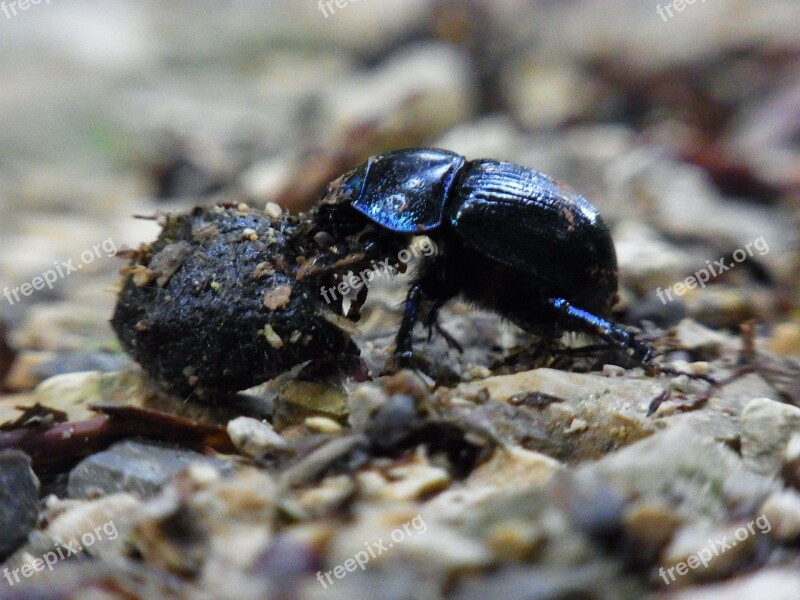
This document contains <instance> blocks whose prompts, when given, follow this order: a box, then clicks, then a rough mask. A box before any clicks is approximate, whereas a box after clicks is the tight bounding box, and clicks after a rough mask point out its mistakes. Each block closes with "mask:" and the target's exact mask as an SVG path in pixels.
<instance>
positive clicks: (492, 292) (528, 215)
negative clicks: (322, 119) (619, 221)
mask: <svg viewBox="0 0 800 600" xmlns="http://www.w3.org/2000/svg"><path fill="white" fill-rule="evenodd" d="M316 220H317V225H318V227H319V228H320V229H322V230H326V231H329V232H330V233H331V234H332V235H333V236H334V237H336V236H350V235H354V234H358V235H366V236H368V237H369V240H370V242H369V244H368V246H369V248H370V249H371V250H372V251H373V252H377V253H378V254H383V255H387V256H388V255H389V252H391V251H395V248H396V247H397V244H398V243H400V242H398V240H403V243H406V244H407V243H408V242H409V241H410V238H411V237H412V236H413V235H416V234H425V235H428V236H429V237H431V238H432V239H433V241H434V242H435V243H436V245H437V247H438V248H439V249H440V252H439V253H438V254H437V255H435V256H431V257H429V258H426V259H425V260H424V261H423V264H422V266H421V269H420V271H419V273H418V274H417V275H416V276H415V278H414V280H413V281H412V283H411V285H410V287H409V290H408V295H407V298H406V306H405V311H404V316H403V321H402V323H401V326H400V329H399V331H398V334H397V340H396V355H395V356H396V358H398V359H401V360H406V359H408V358H410V357H411V345H412V344H411V332H412V329H413V327H414V324H415V323H416V322H417V321H418V320H419V319H420V317H423V318H424V320H425V322H426V323H427V325H428V327H429V328H432V327H436V328H437V329H438V330H439V331H440V332H441V333H443V334H444V335H447V334H445V333H444V331H442V330H441V328H440V327H439V326H438V322H437V312H438V311H439V309H440V308H441V307H442V305H444V304H445V303H446V302H447V301H448V300H450V299H452V298H454V297H456V296H460V297H462V298H464V299H466V300H468V301H471V302H473V303H475V304H477V305H479V306H482V307H484V308H488V309H491V310H494V311H496V312H497V313H499V314H500V315H502V316H504V317H506V318H508V319H510V320H511V321H513V322H515V323H516V324H518V325H519V326H521V327H522V328H524V329H526V330H529V331H534V332H537V333H540V334H545V335H549V336H553V335H556V334H557V333H559V332H560V331H562V330H567V331H582V332H586V333H590V334H594V335H597V336H599V337H601V338H603V339H605V340H606V341H608V342H610V343H611V344H613V345H615V346H617V347H620V348H624V349H626V350H627V349H630V350H631V351H632V353H633V355H634V357H635V358H636V359H638V360H640V361H646V360H648V359H649V356H650V349H649V348H648V347H647V346H646V345H644V344H642V343H641V342H638V341H636V340H634V338H633V336H632V335H631V334H630V333H629V332H627V331H625V330H624V329H622V328H621V327H620V326H618V325H616V324H614V323H613V322H611V321H609V320H608V317H609V315H610V313H611V307H612V306H613V304H614V303H615V302H616V300H617V260H616V253H615V251H614V244H613V241H612V239H611V235H610V233H609V231H608V228H607V227H606V225H605V223H604V222H603V220H602V218H601V217H600V215H599V214H598V211H597V209H596V208H595V206H594V205H592V204H591V203H590V202H589V201H588V200H586V199H585V198H584V197H582V196H580V195H579V194H577V193H575V192H574V191H572V190H571V189H569V188H568V187H566V186H564V185H562V184H561V183H559V182H557V181H554V180H553V179H551V178H550V177H548V176H547V175H544V174H542V173H539V172H538V171H535V170H533V169H529V168H526V167H522V166H520V165H516V164H513V163H509V162H503V161H497V160H489V159H481V160H472V161H467V160H466V159H465V158H464V157H463V156H460V155H458V154H456V153H453V152H450V151H447V150H440V149H430V148H412V149H406V150H396V151H393V152H388V153H386V154H381V155H379V156H374V157H372V158H370V159H368V160H367V161H366V162H365V163H363V164H362V165H360V166H359V167H357V168H356V169H355V170H353V171H351V172H350V173H347V174H345V175H343V176H342V177H340V178H339V179H337V180H336V181H335V182H333V183H332V184H331V186H330V187H329V190H328V193H327V194H326V195H325V197H324V198H323V199H322V201H321V202H320V206H319V208H318V210H317V213H316ZM361 301H363V298H362V299H361ZM447 337H448V338H449V336H447ZM449 341H452V340H449Z"/></svg>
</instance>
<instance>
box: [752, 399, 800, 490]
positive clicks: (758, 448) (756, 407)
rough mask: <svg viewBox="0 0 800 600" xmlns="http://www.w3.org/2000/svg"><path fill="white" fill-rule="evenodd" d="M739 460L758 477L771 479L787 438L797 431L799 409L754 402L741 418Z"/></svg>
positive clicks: (777, 404) (775, 472)
mask: <svg viewBox="0 0 800 600" xmlns="http://www.w3.org/2000/svg"><path fill="white" fill-rule="evenodd" d="M741 428H742V458H743V459H744V461H745V463H746V464H747V466H748V467H750V468H751V469H753V470H754V471H756V472H758V473H763V474H765V475H775V474H777V473H778V472H779V471H780V468H781V456H782V453H783V450H784V448H785V447H786V444H787V443H788V441H789V438H790V437H791V435H792V434H793V433H794V432H797V431H800V408H797V407H796V406H791V405H790V404H784V403H782V402H776V401H775V400H770V399H769V398H754V399H753V400H751V401H750V402H749V403H748V404H747V406H745V407H744V411H742V417H741Z"/></svg>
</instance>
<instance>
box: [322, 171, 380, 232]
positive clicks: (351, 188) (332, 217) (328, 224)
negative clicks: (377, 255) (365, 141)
mask: <svg viewBox="0 0 800 600" xmlns="http://www.w3.org/2000/svg"><path fill="white" fill-rule="evenodd" d="M366 172H367V168H366V164H363V165H361V166H360V167H358V168H357V169H354V170H352V171H350V172H349V173H345V174H344V175H342V176H341V177H338V178H337V179H334V180H333V181H332V182H331V183H330V184H329V185H328V191H327V192H325V195H324V196H323V197H322V200H320V202H319V204H318V206H317V216H316V221H317V224H318V225H319V227H320V228H321V229H326V230H328V231H330V232H331V233H332V234H333V235H334V236H349V235H353V234H356V233H358V232H360V231H361V230H363V229H364V228H365V227H366V226H367V225H368V223H369V219H367V218H366V217H365V216H364V215H363V214H361V213H360V212H359V211H357V210H356V209H355V208H353V202H354V201H355V200H357V199H358V197H359V195H360V194H361V190H362V188H363V187H364V178H365V176H366Z"/></svg>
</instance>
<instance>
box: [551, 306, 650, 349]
mask: <svg viewBox="0 0 800 600" xmlns="http://www.w3.org/2000/svg"><path fill="white" fill-rule="evenodd" d="M548 303H549V304H550V306H552V307H553V308H554V309H556V310H557V311H558V313H559V315H560V316H561V319H562V321H563V322H566V323H565V324H566V325H568V326H569V325H570V324H571V325H572V326H573V327H574V328H575V329H577V330H579V331H586V332H588V333H594V334H595V335H598V336H600V337H602V338H603V339H606V340H608V341H609V342H611V343H612V344H613V345H615V346H617V347H618V348H623V349H625V350H627V349H629V348H630V349H631V350H633V357H634V358H635V359H636V360H637V361H639V362H641V363H646V362H648V361H649V360H650V358H651V357H652V353H653V351H652V349H651V348H650V347H648V346H647V345H646V344H643V343H641V342H639V341H637V340H636V339H634V337H633V334H631V333H629V332H627V331H625V330H624V329H622V327H620V326H619V325H615V324H614V323H611V322H610V321H606V320H605V319H601V318H600V317H598V316H595V315H593V314H592V313H590V312H587V311H585V310H581V309H580V308H575V307H574V306H572V305H571V304H570V303H569V302H567V301H566V300H564V299H563V298H550V299H549V300H548Z"/></svg>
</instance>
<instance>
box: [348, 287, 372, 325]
mask: <svg viewBox="0 0 800 600" xmlns="http://www.w3.org/2000/svg"><path fill="white" fill-rule="evenodd" d="M368 292H369V288H368V287H367V286H366V285H362V286H361V287H360V288H359V290H358V292H356V297H355V298H353V299H352V300H351V301H350V306H349V307H348V309H347V315H346V316H347V318H348V319H349V320H351V321H358V320H359V319H360V318H361V307H362V306H364V302H366V301H367V293H368Z"/></svg>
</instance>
